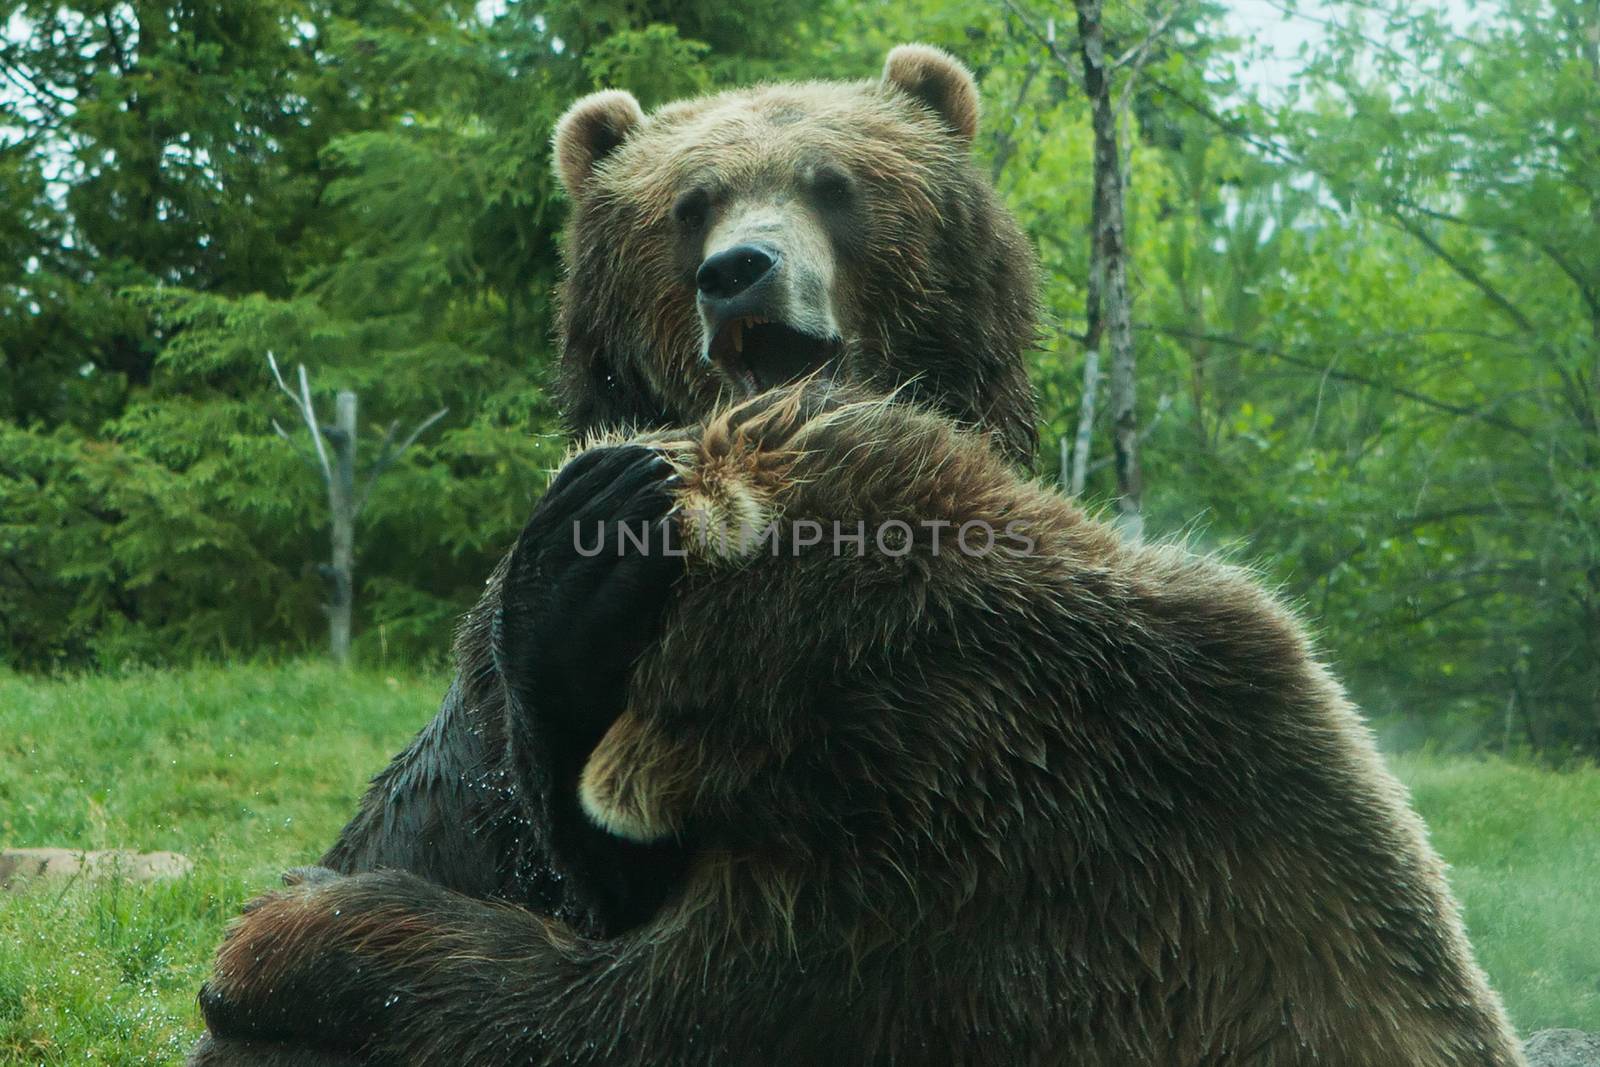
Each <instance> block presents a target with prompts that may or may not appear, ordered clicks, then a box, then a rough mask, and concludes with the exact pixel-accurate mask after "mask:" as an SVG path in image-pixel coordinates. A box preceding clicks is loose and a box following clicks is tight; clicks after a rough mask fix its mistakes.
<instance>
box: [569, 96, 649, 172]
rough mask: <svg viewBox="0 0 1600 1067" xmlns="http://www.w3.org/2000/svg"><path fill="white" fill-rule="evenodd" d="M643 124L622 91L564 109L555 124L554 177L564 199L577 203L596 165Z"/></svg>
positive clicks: (636, 108) (634, 104) (634, 103)
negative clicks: (564, 196) (574, 200)
mask: <svg viewBox="0 0 1600 1067" xmlns="http://www.w3.org/2000/svg"><path fill="white" fill-rule="evenodd" d="M643 124H644V112H643V111H642V110H640V108H639V101H637V100H635V99H634V98H633V94H632V93H630V92H626V91H624V90H622V89H607V90H605V91H604V92H599V93H590V94H589V95H588V96H586V97H584V98H583V99H582V100H579V101H578V102H577V103H576V104H573V105H572V106H571V107H569V108H567V113H566V114H565V115H562V116H561V121H560V122H557V123H556V132H555V136H554V137H553V138H551V141H552V142H553V144H554V145H555V162H556V176H557V177H558V178H560V179H561V184H562V186H563V187H564V188H565V189H566V190H567V195H568V196H571V197H573V198H574V199H576V198H577V197H578V196H579V194H581V193H582V192H583V187H584V186H585V185H586V184H588V181H589V176H590V175H591V174H593V173H594V168H595V164H597V163H599V162H600V161H601V160H602V159H604V158H606V156H608V155H610V154H611V153H612V152H614V151H615V150H616V148H617V146H618V145H620V144H621V143H622V142H623V141H624V140H625V139H626V138H627V136H628V134H629V133H631V132H633V130H634V129H635V128H637V127H639V126H641V125H643Z"/></svg>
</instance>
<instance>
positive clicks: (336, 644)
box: [267, 352, 450, 666]
mask: <svg viewBox="0 0 1600 1067" xmlns="http://www.w3.org/2000/svg"><path fill="white" fill-rule="evenodd" d="M267 366H268V367H270V368H271V369H272V377H273V380H274V381H276V382H277V383H278V388H279V389H281V390H282V391H283V393H284V395H285V396H287V397H288V398H289V399H290V400H292V401H293V402H294V406H295V408H296V409H297V410H298V411H299V412H300V417H301V418H302V419H303V420H305V424H306V429H307V430H308V431H309V432H310V435H311V445H312V448H313V449H314V452H313V454H312V455H309V456H307V457H306V459H307V461H308V462H310V464H311V465H312V466H313V467H315V468H316V470H317V472H318V473H319V474H321V475H322V481H323V484H324V485H326V486H327V487H328V516H329V525H330V527H331V528H332V537H331V538H330V540H331V542H332V544H331V546H330V548H329V558H328V562H327V563H324V564H321V565H319V566H318V567H317V571H318V573H320V574H321V575H322V577H323V580H324V581H326V582H327V583H328V602H327V604H326V605H324V610H325V611H327V613H328V651H329V652H330V653H331V654H332V656H333V661H334V662H335V663H337V664H339V665H340V666H343V665H344V664H346V663H348V662H349V661H350V629H351V627H350V618H351V614H352V611H353V609H354V605H355V570H356V519H357V518H359V517H360V515H361V509H362V508H363V507H365V506H366V503H367V498H368V497H369V496H371V495H372V487H373V485H374V484H376V483H377V481H378V478H379V477H381V476H382V474H383V472H384V471H386V470H388V469H389V468H390V467H391V466H393V465H394V463H395V461H396V460H398V459H399V458H400V457H401V456H402V455H403V454H404V453H405V451H406V449H408V448H410V447H411V446H412V445H413V444H415V443H416V440H417V438H418V437H420V436H422V433H423V431H425V430H426V429H427V428H428V427H430V426H432V425H433V424H434V423H436V422H438V421H439V420H440V419H442V418H444V417H445V415H446V414H447V413H448V412H449V410H450V409H449V408H441V409H440V410H438V411H435V412H434V413H433V414H432V415H430V416H428V418H426V419H424V420H422V422H420V423H418V424H417V427H416V429H414V430H412V431H411V433H410V434H409V435H408V436H407V437H406V439H405V440H404V441H401V442H400V443H399V444H398V445H397V444H395V433H396V432H397V431H398V430H399V429H400V423H399V422H398V421H396V422H391V423H390V424H389V428H388V429H387V430H386V431H384V435H383V441H382V443H381V444H379V446H378V458H377V459H376V460H375V461H373V464H372V467H371V469H370V470H368V471H367V475H366V478H365V479H363V480H362V483H361V485H360V486H359V487H358V486H357V484H356V444H357V441H358V438H357V437H356V412H357V410H358V408H359V402H358V401H357V399H356V394H355V393H354V392H352V391H351V390H349V389H341V390H340V391H339V393H338V397H337V399H336V400H335V402H334V419H333V425H332V426H324V425H322V424H321V423H320V422H319V421H318V420H317V409H316V405H315V404H313V403H312V401H311V381H310V379H309V378H308V377H307V375H306V368H305V366H304V365H303V364H302V365H301V367H300V368H299V386H300V388H299V391H298V392H296V391H295V390H294V389H291V388H289V385H288V383H286V382H285V381H284V380H283V374H282V373H281V372H280V371H279V370H278V361H277V359H276V358H275V357H274V356H273V354H272V353H271V352H268V353H267ZM272 428H273V429H274V430H276V431H277V432H278V436H279V437H281V438H283V439H284V440H285V441H292V438H291V437H290V436H289V431H287V430H285V429H284V428H283V427H282V426H279V425H278V423H277V421H276V420H274V421H273V423H272ZM324 441H326V442H327V445H328V446H329V447H331V449H332V451H333V455H332V456H331V457H330V456H329V454H328V451H329V449H328V448H326V447H324V446H323V442H324Z"/></svg>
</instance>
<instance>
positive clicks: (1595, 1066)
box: [1522, 1030, 1600, 1067]
mask: <svg viewBox="0 0 1600 1067" xmlns="http://www.w3.org/2000/svg"><path fill="white" fill-rule="evenodd" d="M1522 1050H1523V1051H1524V1052H1525V1053H1527V1055H1528V1067H1600V1034H1586V1033H1584V1032H1583V1031H1582V1030H1540V1031H1539V1032H1538V1033H1537V1034H1534V1035H1533V1036H1532V1037H1530V1038H1528V1040H1527V1041H1526V1042H1525V1043H1524V1044H1523V1046H1522Z"/></svg>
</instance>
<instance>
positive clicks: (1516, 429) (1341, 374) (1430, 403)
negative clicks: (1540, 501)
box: [1141, 326, 1534, 440]
mask: <svg viewBox="0 0 1600 1067" xmlns="http://www.w3.org/2000/svg"><path fill="white" fill-rule="evenodd" d="M1141 328H1142V329H1153V330H1155V331H1156V332H1158V333H1162V334H1165V335H1167V336H1168V337H1175V338H1179V339H1180V340H1190V341H1206V342H1209V343H1211V344H1218V345H1225V346H1227V347H1230V348H1242V349H1246V350H1248V351H1251V352H1259V353H1260V354H1261V355H1264V356H1271V357H1272V358H1273V359H1276V360H1279V361H1280V362H1283V363H1287V364H1289V365H1290V366H1292V367H1301V368H1304V369H1305V370H1309V371H1312V372H1314V373H1316V374H1323V375H1326V376H1327V377H1329V378H1333V379H1335V380H1337V381H1344V382H1350V383H1352V384H1354V385H1362V386H1366V387H1367V388H1369V389H1381V390H1383V391H1385V392H1388V393H1393V394H1394V395H1395V396H1401V397H1405V398H1406V399H1407V400H1412V401H1415V402H1416V403H1418V404H1422V405H1423V406H1425V407H1430V408H1435V409H1437V410H1439V411H1445V412H1448V413H1450V414H1452V415H1459V416H1461V417H1462V418H1468V419H1476V420H1478V421H1479V422H1482V423H1484V424H1485V425H1488V426H1494V427H1496V428H1497V429H1501V430H1506V431H1508V432H1510V433H1514V434H1517V435H1518V436H1519V437H1523V438H1527V439H1529V440H1532V439H1533V436H1534V434H1533V432H1532V431H1531V430H1529V429H1527V428H1526V427H1524V426H1519V425H1518V424H1516V423H1514V422H1512V421H1511V420H1509V419H1505V418H1502V417H1500V416H1498V415H1491V414H1489V413H1488V412H1485V411H1482V410H1480V409H1477V408H1470V407H1467V406H1465V405H1462V404H1453V403H1451V402H1450V401H1448V400H1440V399H1439V398H1438V397H1435V396H1429V395H1428V394H1426V393H1419V392H1417V391H1416V390H1415V389H1407V388H1406V387H1405V386H1403V385H1395V384H1394V383H1393V382H1385V381H1380V380H1379V379H1376V378H1369V377H1367V376H1366V375H1363V374H1357V373H1355V372H1353V371H1344V370H1336V369H1334V368H1333V367H1332V366H1331V365H1328V366H1323V365H1320V364H1317V363H1314V362H1312V361H1311V360H1308V359H1301V358H1299V357H1297V356H1293V355H1291V354H1289V353H1288V352H1286V351H1284V350H1283V349H1281V348H1275V347H1273V346H1272V345H1267V344H1262V343H1261V342H1259V341H1247V340H1245V339H1243V338H1240V337H1230V336H1227V335H1226V334H1212V333H1193V332H1191V331H1189V330H1184V329H1181V328H1178V327H1174V326H1146V327H1141Z"/></svg>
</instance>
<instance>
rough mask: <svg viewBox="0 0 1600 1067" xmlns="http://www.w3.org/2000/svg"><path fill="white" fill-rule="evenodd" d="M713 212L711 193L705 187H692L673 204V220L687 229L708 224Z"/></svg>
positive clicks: (696, 228) (694, 228)
mask: <svg viewBox="0 0 1600 1067" xmlns="http://www.w3.org/2000/svg"><path fill="white" fill-rule="evenodd" d="M710 212H711V194H709V193H707V192H706V191H705V190H704V189H690V190H689V191H688V192H686V193H684V194H683V195H682V196H680V197H678V200H677V203H675V204H673V205H672V221H674V222H676V223H677V224H678V225H679V226H682V227H683V228H684V229H686V230H698V229H699V228H700V227H702V226H704V225H705V224H706V216H707V215H708V214H710Z"/></svg>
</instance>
